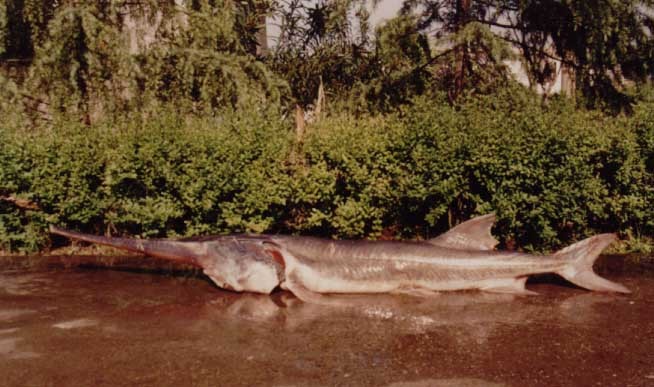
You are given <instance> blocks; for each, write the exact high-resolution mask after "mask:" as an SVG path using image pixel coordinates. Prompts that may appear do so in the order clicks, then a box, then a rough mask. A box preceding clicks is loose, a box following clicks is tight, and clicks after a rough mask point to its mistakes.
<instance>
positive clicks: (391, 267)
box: [50, 214, 629, 302]
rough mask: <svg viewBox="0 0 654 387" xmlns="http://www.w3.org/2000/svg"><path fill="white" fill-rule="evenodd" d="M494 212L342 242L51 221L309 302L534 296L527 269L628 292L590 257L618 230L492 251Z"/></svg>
mask: <svg viewBox="0 0 654 387" xmlns="http://www.w3.org/2000/svg"><path fill="white" fill-rule="evenodd" d="M494 221H495V216H494V215H493V214H489V215H484V216H480V217H477V218H473V219H471V220H469V221H467V222H464V223H461V224H459V225H458V226H456V227H454V228H452V229H451V230H449V231H448V232H446V233H445V234H442V235H440V236H438V237H436V238H434V239H430V240H426V241H337V240H329V239H320V238H312V237H301V236H284V235H229V236H214V237H204V238H198V239H187V240H183V239H182V240H169V239H153V240H143V239H132V238H111V237H100V236H94V235H88V234H80V233H76V232H72V231H66V230H61V229H58V228H56V227H51V228H50V231H51V232H52V233H53V234H58V235H62V236H66V237H69V238H72V239H77V240H82V241H87V242H92V243H98V244H103V245H108V246H112V247H116V248H119V249H124V250H129V251H134V252H139V253H144V254H147V255H151V256H154V257H159V258H164V259H168V260H175V261H181V262H185V263H188V264H192V265H196V266H198V267H201V268H202V269H203V271H204V273H205V274H206V275H207V276H208V277H209V278H211V279H212V280H213V281H214V282H215V283H216V285H218V286H219V287H221V288H226V289H231V290H235V291H250V292H256V293H270V292H272V291H273V290H274V289H275V288H277V287H281V288H282V289H287V290H289V291H291V292H293V293H294V294H295V295H296V296H297V297H298V298H300V299H302V300H305V301H314V302H320V301H321V300H324V298H322V297H321V296H320V294H325V293H388V292H403V293H422V294H429V293H432V292H439V291H448V290H465V289H479V290H483V291H489V292H499V293H514V294H532V292H530V291H528V290H527V289H525V282H526V281H527V277H529V276H530V275H533V274H539V273H556V274H559V275H560V276H562V277H563V278H565V279H567V280H568V281H570V282H572V283H573V284H575V285H577V286H579V287H581V288H585V289H588V290H595V291H601V292H617V293H629V290H628V289H627V288H625V287H624V286H622V285H620V284H617V283H614V282H611V281H608V280H606V279H604V278H601V277H599V276H598V275H596V274H595V273H594V272H593V263H594V261H595V259H596V258H597V257H598V255H599V254H600V252H601V251H602V250H604V248H605V247H606V246H608V245H609V244H611V243H612V242H613V241H614V240H615V239H616V236H615V235H614V234H600V235H596V236H593V237H590V238H587V239H584V240H582V241H580V242H577V243H575V244H573V245H571V246H568V247H566V248H564V249H562V250H560V251H558V252H556V253H554V254H552V255H548V256H538V255H531V254H525V253H521V252H505V251H496V250H494V248H495V246H496V245H497V243H498V242H497V240H495V238H493V236H492V235H491V233H490V230H491V227H492V226H493V223H494Z"/></svg>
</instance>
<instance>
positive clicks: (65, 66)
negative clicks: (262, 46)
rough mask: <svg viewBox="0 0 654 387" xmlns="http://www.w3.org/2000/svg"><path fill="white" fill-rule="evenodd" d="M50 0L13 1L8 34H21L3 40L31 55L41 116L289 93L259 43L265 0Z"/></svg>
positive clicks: (198, 108)
mask: <svg viewBox="0 0 654 387" xmlns="http://www.w3.org/2000/svg"><path fill="white" fill-rule="evenodd" d="M46 3H48V2H35V1H25V2H23V1H19V0H6V1H4V5H5V9H8V10H10V11H11V12H10V13H9V12H5V14H6V15H7V17H5V18H4V19H3V20H7V22H8V23H9V24H10V26H9V28H5V29H4V30H3V31H9V32H10V33H11V34H14V35H16V36H14V35H11V34H10V35H7V36H6V38H5V39H4V41H5V42H6V44H5V46H6V47H7V49H5V53H6V57H7V58H10V57H16V58H17V57H20V58H21V59H24V60H29V61H31V65H30V67H29V76H28V77H27V80H26V82H25V85H24V89H25V93H24V96H25V98H26V99H27V101H26V103H27V104H29V105H30V106H31V107H32V108H33V109H32V110H33V111H39V112H46V114H39V115H38V117H37V118H46V119H49V118H50V117H51V116H52V115H56V114H59V113H64V114H75V115H77V116H78V117H79V118H80V120H82V121H84V122H87V123H88V122H91V121H95V120H98V119H101V118H103V117H104V118H106V117H109V118H111V117H116V116H119V115H120V114H123V113H125V112H128V111H135V110H139V111H143V110H144V109H145V110H147V109H148V107H152V106H155V107H156V106H160V105H161V104H167V103H174V104H175V105H177V106H178V108H179V109H180V110H181V111H186V112H191V111H194V112H211V111H212V110H214V109H218V108H222V107H236V106H238V105H241V104H246V103H260V104H273V105H274V104H278V103H279V102H280V100H282V98H283V96H284V93H283V90H285V86H284V82H283V81H281V80H280V79H279V78H278V77H276V76H275V75H274V74H273V73H272V72H271V71H270V70H269V69H268V68H267V66H265V65H264V64H263V63H262V62H261V61H260V60H259V59H258V58H257V57H256V47H255V46H256V45H255V44H254V43H253V42H256V33H257V31H258V27H260V26H257V25H256V24H254V22H253V19H257V18H260V16H261V15H263V14H265V12H267V9H268V7H269V6H268V5H267V3H265V2H255V1H250V2H244V3H234V2H231V1H228V0H224V1H208V0H203V1H189V2H188V4H187V3H186V2H181V3H180V2H177V3H179V4H177V3H176V2H173V1H165V2H159V1H154V0H143V1H139V2H132V1H130V2H126V1H101V2H70V3H69V2H54V3H48V5H46ZM14 23H15V24H14ZM21 39H22V40H21ZM14 47H19V48H20V50H19V49H18V48H14ZM21 50H22V51H21ZM32 53H33V54H32Z"/></svg>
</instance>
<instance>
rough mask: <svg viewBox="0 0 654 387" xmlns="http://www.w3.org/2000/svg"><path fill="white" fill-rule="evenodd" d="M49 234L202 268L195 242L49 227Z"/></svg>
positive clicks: (199, 249) (201, 252)
mask: <svg viewBox="0 0 654 387" xmlns="http://www.w3.org/2000/svg"><path fill="white" fill-rule="evenodd" d="M49 230H50V233H52V234H55V235H60V236H64V237H66V238H70V239H75V240H79V241H84V242H90V243H97V244H100V245H104V246H110V247H114V248H117V249H121V250H127V251H131V252H135V253H142V254H147V255H150V256H153V257H156V258H162V259H166V260H169V261H176V262H180V263H185V264H189V265H193V266H197V267H202V265H201V260H202V257H203V254H204V250H203V246H202V244H201V243H197V242H184V241H171V240H165V239H158V240H157V239H155V240H143V239H135V238H114V237H103V236H97V235H91V234H83V233H78V232H75V231H69V230H64V229H60V228H58V227H55V226H52V225H50V227H49Z"/></svg>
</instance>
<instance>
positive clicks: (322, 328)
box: [0, 268, 654, 387]
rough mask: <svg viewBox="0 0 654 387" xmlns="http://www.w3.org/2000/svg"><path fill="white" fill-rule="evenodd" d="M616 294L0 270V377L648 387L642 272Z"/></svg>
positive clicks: (648, 334) (649, 310) (648, 318)
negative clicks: (327, 294)
mask: <svg viewBox="0 0 654 387" xmlns="http://www.w3.org/2000/svg"><path fill="white" fill-rule="evenodd" d="M609 277H610V278H611V279H613V280H617V281H619V282H621V283H623V284H625V285H626V286H627V287H629V288H630V289H632V291H633V292H634V293H633V294H632V295H630V296H614V295H605V294H598V293H590V292H586V291H583V290H580V289H575V288H570V287H565V286H561V285H560V284H551V283H533V284H532V285H530V288H531V289H532V290H535V291H537V292H539V293H541V296H534V297H513V296H510V295H494V294H486V293H477V292H461V293H444V294H441V295H438V296H435V297H429V298H418V297H411V296H400V295H397V296H389V295H377V296H339V297H331V298H330V299H332V300H333V303H332V305H313V304H306V303H303V302H301V301H299V300H298V299H296V298H294V297H293V296H292V295H290V294H288V293H284V292H279V293H275V294H273V295H272V296H263V295H253V294H235V293H231V292H226V291H222V290H219V289H217V288H215V287H214V286H213V285H211V284H210V283H209V282H208V281H206V280H204V279H203V278H200V277H197V276H183V275H177V276H170V275H162V274H155V273H147V272H145V273H143V272H141V273H135V272H126V271H113V270H88V269H80V268H77V269H75V268H72V269H67V270H62V269H59V270H43V269H30V270H28V269H11V270H10V269H6V270H4V271H0V374H1V375H3V381H2V385H8V386H29V385H35V386H49V385H52V386H60V385H61V386H73V385H93V386H98V385H111V386H115V385H139V386H142V385H157V386H160V385H164V386H167V385H175V386H180V385H184V386H186V385H199V386H202V385H206V386H218V385H220V386H252V385H265V386H307V385H309V386H316V385H318V386H320V385H329V386H331V385H342V386H393V387H401V386H402V387H422V386H436V387H440V386H463V387H466V386H469V387H477V386H535V385H541V386H554V385H556V386H563V385H570V386H578V385H584V386H591V385H609V386H614V385H615V386H617V385H620V386H646V385H654V355H653V354H652V351H653V350H654V319H653V318H652V316H654V301H653V300H654V286H653V285H652V283H653V282H652V277H651V275H650V276H648V275H644V274H638V275H634V274H629V273H623V274H620V275H619V276H617V277H616V276H615V275H614V276H612V277H611V276H609Z"/></svg>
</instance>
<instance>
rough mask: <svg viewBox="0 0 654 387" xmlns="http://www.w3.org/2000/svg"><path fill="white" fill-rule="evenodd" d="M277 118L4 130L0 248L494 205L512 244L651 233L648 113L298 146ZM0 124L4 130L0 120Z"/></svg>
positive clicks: (497, 123)
mask: <svg viewBox="0 0 654 387" xmlns="http://www.w3.org/2000/svg"><path fill="white" fill-rule="evenodd" d="M281 116H282V115H281V114H279V113H278V112H276V111H259V110H255V109H252V110H249V111H239V112H226V113H224V114H223V115H221V116H219V117H205V118H182V117H180V116H179V115H177V114H175V113H166V112H162V113H161V114H158V115H155V116H151V117H148V118H145V119H144V118H143V117H138V118H135V119H134V120H131V119H125V120H124V122H122V123H114V124H112V125H111V126H109V125H96V126H92V127H86V126H83V125H81V124H78V123H71V122H56V123H54V124H53V125H51V128H50V129H47V130H45V129H42V130H38V131H35V132H27V131H25V130H19V129H15V128H14V126H15V125H12V126H11V127H10V126H8V125H7V126H5V127H0V141H1V145H0V146H1V148H0V196H5V197H7V196H12V197H16V198H21V199H28V200H31V201H33V202H35V203H37V204H38V205H39V206H40V209H39V210H29V209H22V208H18V207H16V206H14V204H12V203H11V202H8V201H6V200H5V201H2V200H0V250H2V249H4V250H23V251H34V250H37V249H40V248H43V247H45V246H48V244H49V243H50V242H49V236H48V234H47V232H46V227H47V225H48V224H50V223H54V224H58V225H60V226H63V227H69V228H72V229H75V230H80V231H85V232H92V233H106V232H109V233H111V234H114V235H138V236H141V237H164V236H171V237H176V236H191V235H206V234H216V233H230V232H268V233H277V232H282V233H301V234H307V235H320V236H326V237H341V238H359V237H374V238H376V237H405V238H411V237H423V238H424V237H428V236H431V235H434V234H437V233H439V232H441V231H443V230H445V229H447V228H448V227H449V226H450V225H451V224H454V223H456V222H458V221H461V220H464V219H467V218H468V217H470V216H473V215H475V214H482V213H487V212H490V211H495V212H496V213H497V215H498V226H497V227H496V233H497V234H498V235H500V236H501V239H502V241H503V242H504V243H505V244H507V245H509V246H515V245H517V246H521V247H524V248H527V249H549V248H554V247H558V246H561V245H563V244H565V243H568V242H570V241H571V240H575V239H579V238H582V237H584V236H587V235H591V234H593V233H597V232H605V231H619V232H621V233H623V235H630V236H637V237H642V236H652V235H653V234H654V206H653V205H652V204H653V203H654V189H653V188H652V187H653V186H654V105H653V104H651V103H649V104H647V103H642V104H641V105H638V106H636V109H635V114H634V115H633V116H630V117H618V118H615V117H609V116H605V115H603V114H601V113H598V112H587V111H577V110H574V109H573V108H571V107H569V106H568V105H567V104H566V103H564V102H557V101H554V102H553V103H552V104H551V106H550V107H549V108H547V109H543V108H540V107H538V104H535V103H533V101H531V100H529V99H528V98H527V99H520V97H519V96H518V97H515V96H511V95H508V96H500V97H498V96H494V97H492V98H491V97H481V98H476V99H474V100H470V101H468V102H465V103H463V104H461V105H459V106H456V107H450V106H448V105H447V104H445V103H442V101H439V100H437V99H436V100H433V99H432V100H430V99H427V98H423V99H418V100H416V101H415V103H414V104H413V105H412V106H410V107H407V108H404V110H403V111H402V112H400V113H397V114H392V115H375V116H359V117H355V116H353V115H350V114H348V113H333V114H332V115H331V116H330V117H328V118H326V119H323V120H322V121H321V122H319V123H317V124H314V125H311V126H309V127H308V129H307V134H306V136H305V138H303V139H302V141H301V142H299V143H298V142H296V139H295V137H294V134H293V125H292V123H290V122H288V121H285V120H282V119H281V118H280V117H281ZM0 125H4V124H3V123H0Z"/></svg>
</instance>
